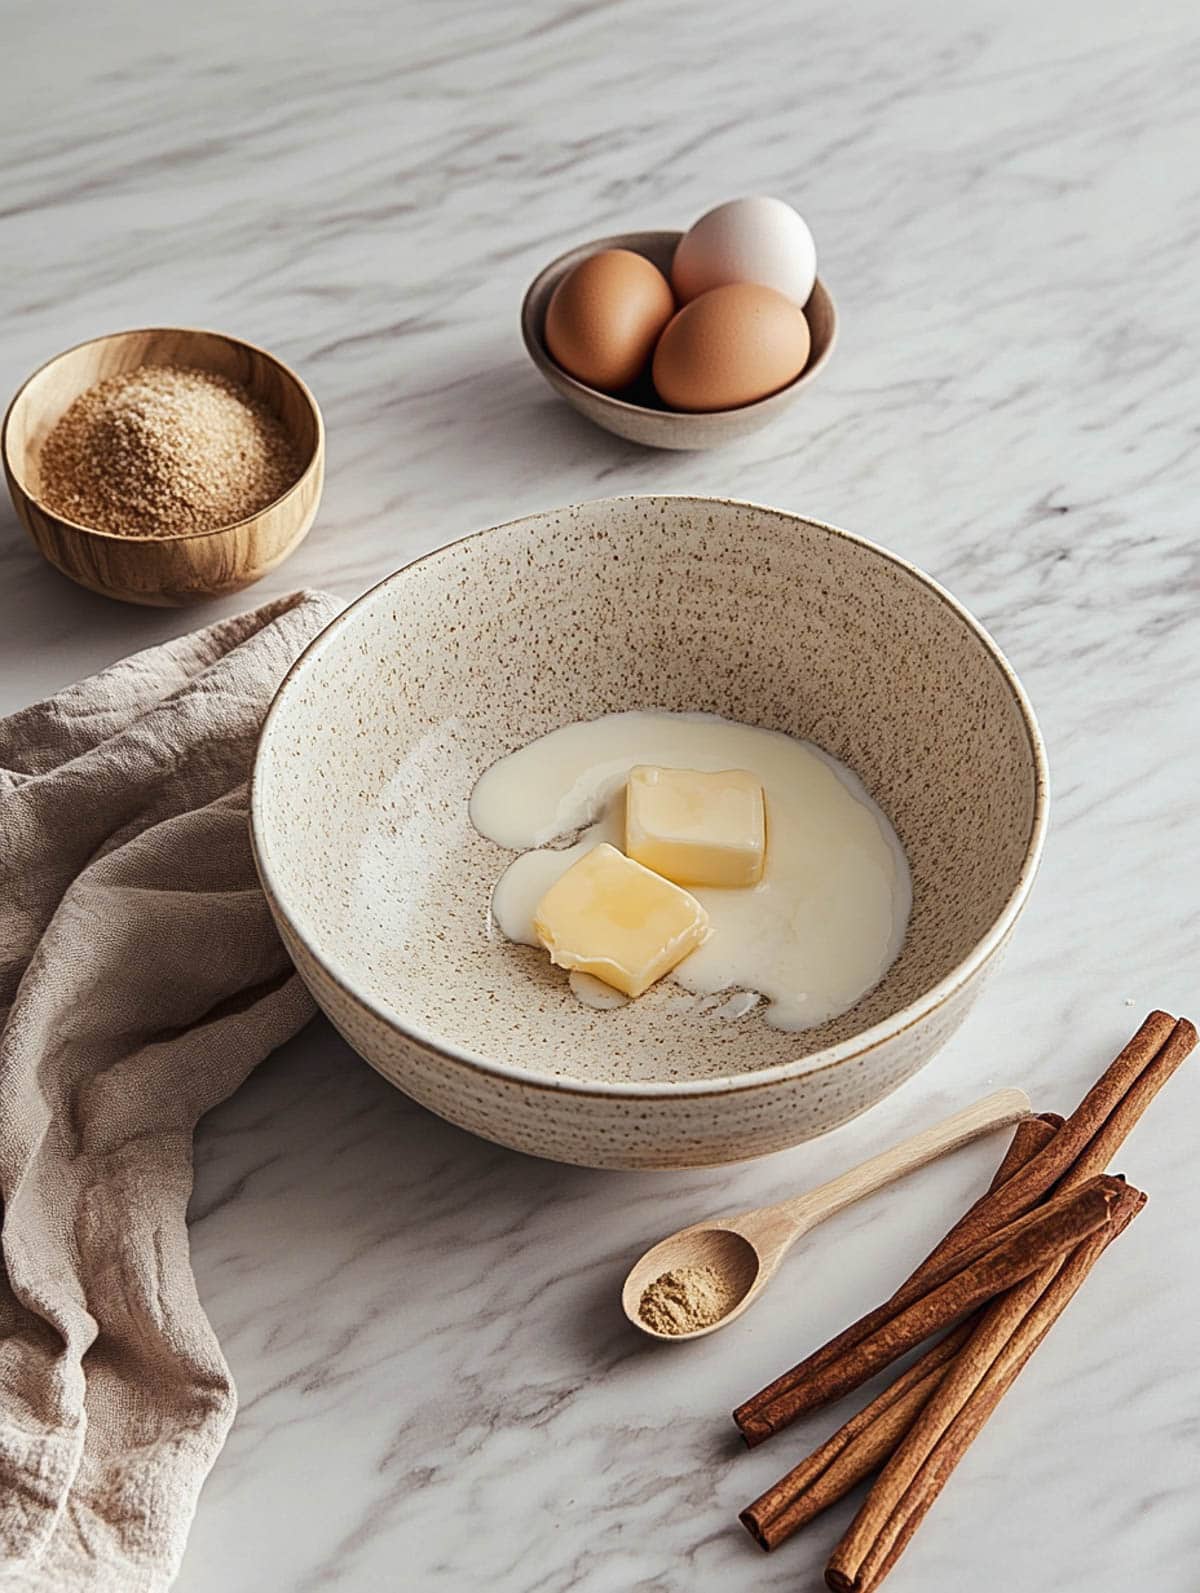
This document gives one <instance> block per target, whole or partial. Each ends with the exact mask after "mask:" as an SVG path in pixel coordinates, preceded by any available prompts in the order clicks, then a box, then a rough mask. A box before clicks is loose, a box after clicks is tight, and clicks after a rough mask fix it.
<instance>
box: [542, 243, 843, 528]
mask: <svg viewBox="0 0 1200 1593" xmlns="http://www.w3.org/2000/svg"><path fill="white" fill-rule="evenodd" d="M682 237H683V233H682V231H673V230H670V229H667V230H664V229H661V228H659V229H654V228H649V229H645V230H643V231H642V232H617V233H613V234H612V236H611V237H608V238H595V239H593V240H592V241H591V242H590V243H577V244H574V245H573V246H572V247H571V248H570V249H564V250H563V252H562V253H561V254H560V255H557V256H556V257H555V258H554V259H553V260H551V261H550V263H549V264H548V265H545V266H543V267H542V269H541V270H540V271H539V272H538V273H537V275H536V276H535V277H534V279H533V281H532V282H531V283H530V284H529V286H528V287H527V288H526V289H525V297H524V298H523V299H522V300H521V337H522V339H523V340H524V343H525V349H526V352H527V353H528V355H529V357H530V359H531V360H532V361H533V363H534V365H536V366H537V368H538V370H539V371H541V373H542V374H543V376H545V377H547V378H548V379H549V378H550V377H553V378H554V380H556V381H561V382H562V383H563V384H564V386H566V387H569V388H570V389H571V390H572V391H574V392H576V393H579V394H582V395H584V396H585V397H587V398H588V399H590V400H592V401H593V402H595V403H598V404H601V405H602V406H603V407H605V408H608V409H611V410H613V411H614V412H615V413H617V414H625V415H639V416H642V417H643V418H653V419H665V420H666V421H670V422H671V423H672V424H674V423H676V422H683V421H710V422H711V421H720V420H724V419H729V418H731V417H733V416H735V415H752V414H754V413H755V412H756V411H759V410H762V409H764V408H765V407H766V406H767V405H768V404H774V403H777V402H779V401H782V400H786V399H788V398H791V397H792V396H794V395H795V393H796V392H798V391H799V389H800V388H801V387H803V386H805V385H806V383H808V382H809V381H811V380H812V379H813V378H815V377H816V376H817V375H818V374H819V373H820V371H821V370H822V369H823V368H824V367H825V365H827V364H828V362H829V357H830V355H831V354H832V353H833V350H834V347H835V345H836V344H837V340H838V312H837V305H836V304H835V303H834V298H833V294H832V293H830V291H829V289H828V288H827V287H826V285H825V283H824V282H823V281H822V280H821V278H820V277H819V276H817V277H814V279H813V292H814V293H815V292H816V290H817V289H818V288H820V290H821V292H822V294H823V295H824V296H825V299H826V301H827V303H828V305H829V313H830V317H831V321H830V330H829V340H828V341H827V343H826V344H825V347H824V348H823V349H822V350H821V352H820V353H819V354H818V355H817V357H816V359H810V360H809V362H808V364H807V365H805V367H804V369H803V370H802V371H801V372H800V374H799V376H794V377H793V378H792V380H791V381H790V382H789V383H788V384H787V386H786V387H779V388H776V390H775V391H774V392H773V393H767V394H766V396H765V397H763V398H756V399H755V400H754V402H753V403H752V404H739V405H738V406H737V408H736V409H702V410H689V409H667V408H666V407H664V408H662V409H655V408H652V407H651V406H650V405H649V404H631V403H630V402H629V400H628V399H625V398H617V397H615V396H614V395H613V394H612V393H605V392H603V391H602V390H601V389H600V388H599V387H589V386H588V384H587V382H581V381H580V380H579V378H578V377H577V376H572V375H571V373H570V371H568V370H564V369H563V367H562V366H561V365H560V364H559V363H558V361H557V360H556V359H555V358H554V356H553V355H552V354H551V353H550V350H549V349H548V348H547V347H546V341H545V336H544V334H543V329H542V328H541V327H540V326H536V325H535V324H534V320H535V318H534V313H533V301H534V298H535V296H536V295H537V294H538V293H539V292H540V291H541V289H542V288H543V286H544V285H545V284H546V281H547V279H548V278H550V277H552V276H554V275H555V274H556V273H557V274H559V275H561V274H562V271H563V268H564V263H565V262H566V261H568V260H570V259H571V258H572V257H573V256H575V255H578V254H580V253H581V251H583V250H585V249H586V250H587V251H588V254H599V253H600V251H601V250H603V249H627V250H629V251H630V252H631V253H633V254H641V253H642V248H641V247H638V240H640V241H641V243H642V245H643V246H644V244H645V242H646V240H647V239H658V240H661V241H662V242H663V243H667V242H671V241H674V242H675V243H678V242H679V240H680V238H682ZM584 258H587V256H584ZM643 258H646V257H645V256H643ZM650 263H651V264H652V265H653V263H654V262H653V261H651V262H650ZM811 298H812V294H811V293H810V294H809V299H808V300H806V301H805V304H804V305H802V306H801V308H802V309H806V308H807V305H808V302H809V301H810V300H811ZM681 308H682V306H681ZM675 313H676V314H678V313H679V311H678V310H677V311H676V312H675ZM664 496H670V494H664Z"/></svg>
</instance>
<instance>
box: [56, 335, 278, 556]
mask: <svg viewBox="0 0 1200 1593" xmlns="http://www.w3.org/2000/svg"><path fill="white" fill-rule="evenodd" d="M299 474H300V471H299V467H298V461H297V459H296V454H295V450H294V448H293V447H292V444H291V442H290V440H289V438H288V435H287V433H286V432H285V431H284V429H283V427H282V425H281V424H280V423H279V421H278V420H277V419H276V417H275V416H274V415H273V414H272V413H271V412H270V410H269V409H267V407H266V405H264V404H262V403H261V402H260V401H259V400H258V399H256V398H254V397H253V396H252V395H251V394H250V393H249V392H247V390H246V389H245V388H243V387H240V386H239V385H238V384H237V383H236V382H234V381H231V380H230V379H229V378H228V377H226V376H219V375H216V374H215V373H213V372H211V371H201V370H192V369H189V368H187V367H184V366H178V365H142V366H139V367H138V368H137V369H136V370H131V371H123V372H121V373H120V374H119V375H117V376H110V377H108V378H107V379H106V380H105V381H102V382H99V383H97V385H96V386H95V387H91V388H89V389H88V390H87V392H85V393H81V394H80V396H79V397H78V398H77V399H76V400H75V402H74V403H73V404H72V405H71V407H70V408H69V409H68V410H67V411H66V413H65V414H64V415H63V416H62V417H61V419H60V420H59V421H58V423H57V425H56V426H55V427H54V429H53V430H52V431H51V433H50V435H49V436H48V437H47V439H46V442H45V445H44V447H43V449H42V454H41V490H40V492H39V497H40V499H41V501H42V503H44V504H45V506H46V508H48V509H50V510H51V511H52V512H53V513H55V514H58V515H61V516H62V517H63V518H64V519H67V520H72V521H74V522H75V523H76V524H77V525H83V526H87V527H88V528H90V529H92V530H97V531H109V532H113V533H115V534H117V535H119V536H120V535H123V536H150V537H169V536H178V535H188V534H190V533H195V532H198V531H215V530H217V529H219V528H220V527H221V526H228V525H232V524H233V523H234V522H235V521H237V520H244V519H245V518H246V517H247V516H248V515H252V514H257V513H258V511H259V510H260V509H265V508H266V506H267V504H269V503H271V502H273V501H274V500H275V499H276V498H278V497H279V496H280V495H281V494H282V493H284V492H286V491H287V489H288V488H289V487H290V486H292V485H293V483H294V482H295V481H296V479H297V477H298V475H299Z"/></svg>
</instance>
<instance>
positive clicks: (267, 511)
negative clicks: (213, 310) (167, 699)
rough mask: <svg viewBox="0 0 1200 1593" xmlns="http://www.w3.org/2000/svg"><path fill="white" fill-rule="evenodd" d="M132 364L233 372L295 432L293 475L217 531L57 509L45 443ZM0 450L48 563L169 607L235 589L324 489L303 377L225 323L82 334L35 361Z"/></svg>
mask: <svg viewBox="0 0 1200 1593" xmlns="http://www.w3.org/2000/svg"><path fill="white" fill-rule="evenodd" d="M139 365H186V366H192V367H194V368H195V369H198V370H203V371H213V372H215V373H217V374H218V375H221V376H228V377H230V378H232V380H234V381H235V382H239V383H240V384H241V385H242V386H243V387H245V388H247V389H248V390H249V391H250V392H251V393H252V394H253V395H254V397H255V398H259V399H261V400H262V401H263V402H264V403H265V404H266V405H267V406H268V407H269V408H270V409H271V410H272V411H273V412H274V413H275V414H276V415H277V416H278V417H279V420H280V421H281V422H282V424H283V426H284V428H285V429H286V431H287V432H288V433H289V435H290V436H291V438H292V441H293V443H294V445H295V448H296V451H297V454H298V455H299V457H300V458H301V459H302V460H303V461H304V464H303V469H302V471H301V473H300V475H299V477H298V478H297V480H296V481H295V482H294V484H293V485H292V486H291V487H289V488H288V490H287V491H286V492H285V493H284V494H283V495H282V496H281V497H279V498H276V499H275V501H274V503H269V504H268V505H267V506H266V508H264V509H260V510H259V511H258V513H257V514H252V515H250V516H248V517H247V518H246V519H244V520H239V521H237V522H236V523H234V524H233V525H227V526H221V527H219V528H218V529H217V530H215V531H199V532H185V533H181V534H180V535H178V536H165V537H160V536H155V537H150V536H117V535H114V534H113V533H112V532H109V531H97V530H95V529H94V528H93V527H90V526H85V525H77V524H76V523H75V522H74V521H72V520H66V519H63V517H62V516H61V515H57V514H54V513H53V512H52V511H51V510H50V509H48V508H47V507H46V506H45V504H43V503H42V502H41V500H40V498H39V491H40V475H39V460H40V456H41V450H42V445H43V443H44V442H45V440H46V438H47V436H48V435H49V433H50V432H51V431H52V430H53V429H54V427H55V425H56V424H57V422H58V421H59V419H60V418H61V417H62V415H63V413H64V412H65V411H66V410H67V409H68V408H69V407H70V406H71V404H73V403H74V401H75V400H76V399H77V398H78V397H79V395H80V394H81V393H84V392H86V391H87V389H88V388H89V387H94V386H95V384H96V383H97V382H100V381H103V380H104V378H105V377H107V376H115V375H117V374H118V373H119V372H121V371H128V370H133V369H135V368H136V367H137V366H139ZM0 453H2V454H3V459H4V473H5V475H6V476H7V478H8V490H9V492H10V493H11V495H12V501H13V507H14V508H15V509H16V511H17V515H18V517H19V518H20V521H21V523H22V525H23V526H24V527H25V529H26V530H27V531H28V532H29V535H30V536H31V537H32V538H33V540H34V542H35V543H36V544H37V546H38V548H39V549H40V550H41V552H42V553H43V554H44V555H45V556H46V558H47V559H48V560H49V561H50V563H51V564H53V565H54V567H55V569H57V570H61V571H62V573H63V574H64V575H69V576H70V578H71V579H72V580H73V581H78V583H79V585H80V586H86V587H87V588H88V589H89V591H92V592H101V593H103V594H104V596H106V597H116V598H120V599H121V600H122V601H123V602H126V603H146V604H151V605H153V606H155V607H161V608H174V607H179V606H182V605H183V604H187V603H196V602H200V601H202V600H203V599H205V598H211V597H220V596H223V595H225V594H226V593H229V592H237V591H240V590H241V588H242V587H244V586H249V585H250V584H251V583H252V582H254V581H257V580H259V579H260V578H261V577H262V576H264V575H266V573H267V571H268V570H273V569H274V568H275V566H276V565H278V564H281V563H282V562H283V560H284V559H286V558H287V556H288V554H289V553H291V552H292V551H293V550H294V549H295V548H297V547H298V546H299V545H300V543H301V542H303V540H304V538H305V537H306V536H307V534H308V530H309V527H310V526H311V525H312V523H313V520H314V518H315V516H316V513H317V505H318V503H319V502H320V500H321V485H322V482H323V479H324V472H325V428H324V425H323V423H322V420H321V411H320V410H319V409H318V408H317V401H316V399H315V398H314V397H313V395H312V394H311V393H310V392H309V390H308V388H307V387H306V386H305V385H304V383H303V382H302V381H301V380H300V378H299V377H298V376H297V375H296V374H295V372H294V371H291V370H289V369H288V367H287V366H286V365H285V364H284V363H283V361H282V360H278V359H276V358H275V356H274V355H273V354H268V353H267V352H266V350H265V349H260V348H256V347H255V346H254V345H253V344H252V343H244V342H243V341H242V340H241V339H240V338H236V337H226V336H225V335H224V334H223V333H221V332H203V331H196V330H192V329H191V328H189V327H179V326H171V327H149V328H145V329H143V330H140V331H136V332H115V333H112V334H111V335H110V336H108V337H97V338H93V339H92V340H91V341H90V342H88V343H80V344H78V345H77V346H76V347H75V348H71V349H67V351H66V352H65V353H64V354H59V355H58V356H57V357H56V358H55V359H52V360H50V361H49V363H48V364H46V365H43V366H42V367H41V369H40V370H37V371H35V372H34V373H33V375H32V376H31V377H30V378H29V379H28V381H26V382H25V384H24V386H23V387H21V388H20V389H19V390H18V392H17V395H16V397H15V398H14V399H13V401H12V403H11V404H10V405H9V407H8V413H7V415H5V417H4V427H3V431H2V432H0Z"/></svg>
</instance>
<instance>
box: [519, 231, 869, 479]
mask: <svg viewBox="0 0 1200 1593" xmlns="http://www.w3.org/2000/svg"><path fill="white" fill-rule="evenodd" d="M682 237H683V234H682V233H681V232H622V233H618V234H617V235H616V236H614V237H611V238H596V239H594V240H593V241H592V242H591V243H584V244H580V245H579V246H578V247H576V248H574V249H568V250H567V252H566V253H565V254H560V255H559V257H558V258H557V260H552V261H551V262H550V264H549V265H548V266H546V267H545V268H544V269H543V270H542V271H540V272H539V273H538V274H537V276H536V277H534V279H533V281H532V282H531V283H530V285H529V288H528V289H527V291H526V294H525V299H524V302H523V303H522V305H521V335H522V337H523V338H524V339H525V347H526V349H527V350H528V351H529V357H530V359H532V361H533V363H534V364H535V365H536V366H537V368H538V370H539V371H541V373H542V375H543V376H544V377H545V378H546V380H547V381H548V382H549V383H550V386H551V387H552V388H553V389H554V391H555V392H556V393H558V394H560V395H561V396H562V397H563V398H565V399H566V401H567V403H568V404H570V405H571V406H572V408H574V409H577V410H578V411H579V413H580V414H581V415H586V416H587V418H588V419H589V420H591V421H595V423H596V425H597V426H603V427H604V429H605V430H606V431H611V432H615V433H616V435H617V436H618V437H624V438H626V439H627V440H628V441H629V442H635V443H641V444H642V445H643V446H644V447H647V448H670V449H676V450H680V451H688V450H693V451H694V450H698V449H703V448H719V447H721V446H722V445H724V444H725V443H732V442H736V441H737V439H738V438H739V437H748V436H749V435H750V434H751V433H752V432H756V431H758V430H759V429H760V428H761V427H763V426H766V425H768V424H769V423H770V422H771V421H773V420H776V419H778V418H779V416H781V415H782V414H783V412H784V411H785V410H787V409H790V408H791V407H792V405H793V404H794V403H795V402H796V400H797V399H798V398H799V397H800V396H801V394H802V393H803V391H804V389H805V388H806V387H807V386H808V385H809V383H810V382H812V381H814V380H815V379H816V377H817V375H818V374H819V373H820V371H821V370H822V368H823V367H824V365H825V364H826V362H827V361H828V359H829V356H830V355H831V354H832V353H833V345H834V343H835V342H836V340H837V311H836V310H835V309H834V307H833V300H832V298H831V297H830V296H829V291H828V289H827V288H826V287H825V285H824V283H822V281H821V280H820V278H819V277H818V279H817V282H816V285H815V286H814V288H813V290H812V297H811V298H810V299H809V301H808V303H807V304H806V305H805V306H804V315H805V319H806V320H807V321H808V330H809V334H810V336H811V338H812V346H811V348H810V350H809V355H808V363H807V365H805V367H804V369H803V370H802V371H801V373H800V375H799V376H797V378H796V380H795V381H794V382H790V383H789V384H788V386H787V387H785V388H783V389H782V391H781V392H778V393H772V394H771V395H770V397H769V398H763V399H760V400H759V401H758V403H757V404H744V405H743V406H742V407H741V408H740V409H722V410H716V411H713V412H711V413H709V414H684V413H683V412H682V411H681V410H673V409H666V408H664V407H663V405H662V403H661V401H660V400H659V398H658V396H657V395H656V393H655V392H654V389H653V388H652V387H651V385H650V382H649V378H647V379H646V381H645V384H644V387H645V390H644V392H642V391H640V390H639V391H638V392H637V393H636V395H635V396H636V397H637V398H638V399H640V400H642V401H641V402H631V401H630V399H629V398H615V397H614V396H613V395H612V394H611V393H602V392H600V391H599V390H598V389H597V388H595V387H589V386H588V385H587V384H586V383H585V382H580V381H577V380H576V378H575V377H574V376H570V375H568V373H567V372H566V371H564V370H563V368H562V366H561V365H559V364H558V362H557V361H556V360H555V359H554V357H553V356H552V355H551V353H550V351H549V349H548V348H547V347H546V339H545V335H544V332H545V324H546V310H547V308H548V306H549V303H550V299H551V296H552V295H553V293H554V290H555V288H556V287H557V286H558V284H559V283H560V282H561V281H562V279H563V277H564V276H566V274H567V272H568V271H571V270H573V269H574V267H575V266H577V265H578V264H579V263H580V262H581V261H582V260H586V259H588V257H589V256H591V255H593V254H599V252H600V251H601V249H631V250H632V251H633V253H634V254H640V255H644V256H645V257H646V259H647V260H649V261H651V262H652V263H653V264H654V265H656V266H657V267H658V269H659V270H660V271H661V272H662V273H663V275H664V276H667V277H669V276H670V272H671V259H672V257H673V255H674V253H675V245H676V244H677V243H678V242H679V240H680V238H682Z"/></svg>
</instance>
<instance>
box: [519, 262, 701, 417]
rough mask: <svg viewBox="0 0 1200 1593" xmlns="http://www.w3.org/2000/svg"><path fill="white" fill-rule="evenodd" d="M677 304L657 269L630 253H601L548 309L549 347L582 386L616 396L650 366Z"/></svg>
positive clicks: (559, 290)
mask: <svg viewBox="0 0 1200 1593" xmlns="http://www.w3.org/2000/svg"><path fill="white" fill-rule="evenodd" d="M674 313H675V299H674V296H673V294H672V293H671V287H670V284H669V283H668V281H667V279H666V277H664V276H663V274H662V272H661V271H660V270H659V269H658V267H657V266H653V265H651V264H650V262H649V260H647V259H645V258H644V256H642V255H640V254H634V253H633V251H632V250H630V249H602V250H601V251H600V253H599V254H594V255H591V256H589V257H588V259H586V260H581V261H580V263H579V264H578V265H577V266H576V267H575V268H574V270H572V271H568V272H567V274H566V276H565V277H564V278H563V279H562V281H561V282H560V283H559V284H558V286H557V287H556V288H555V290H554V293H553V295H552V297H551V299H550V303H549V305H548V307H547V309H546V333H545V336H546V347H547V348H548V349H549V350H550V352H551V354H552V355H553V356H554V358H555V359H556V360H557V361H558V363H559V364H560V365H561V366H562V368H563V370H565V371H568V372H569V373H570V374H571V375H572V376H574V377H577V378H578V379H579V381H581V382H586V383H587V384H588V386H589V387H598V388H599V389H600V390H601V392H604V393H615V392H617V391H618V390H619V389H620V388H622V387H628V386H629V384H630V383H631V382H635V381H636V380H637V379H638V377H639V376H640V375H641V374H642V372H643V371H644V370H645V368H646V366H647V365H648V364H649V363H650V356H651V354H652V353H653V351H654V345H655V343H656V342H657V341H658V335H659V333H660V332H661V331H662V329H663V327H664V326H666V324H667V322H668V321H669V320H670V319H671V317H672V315H674Z"/></svg>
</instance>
